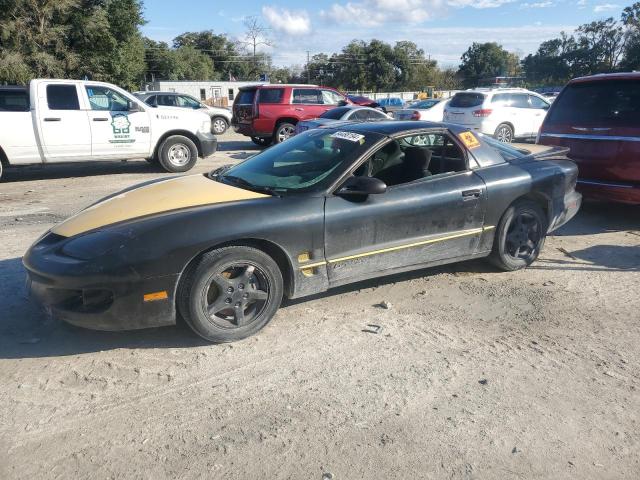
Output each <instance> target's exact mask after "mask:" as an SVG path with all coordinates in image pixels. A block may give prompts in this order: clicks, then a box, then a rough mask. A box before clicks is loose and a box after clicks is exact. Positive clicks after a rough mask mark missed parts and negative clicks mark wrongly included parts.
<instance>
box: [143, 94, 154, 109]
mask: <svg viewBox="0 0 640 480" xmlns="http://www.w3.org/2000/svg"><path fill="white" fill-rule="evenodd" d="M144 103H146V104H147V105H151V106H152V107H155V106H156V96H155V95H151V96H150V97H149V98H147V100H146V101H145V102H144Z"/></svg>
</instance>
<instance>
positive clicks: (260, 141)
mask: <svg viewBox="0 0 640 480" xmlns="http://www.w3.org/2000/svg"><path fill="white" fill-rule="evenodd" d="M251 141H252V142H253V143H255V144H256V145H258V146H260V147H268V146H269V145H271V143H272V142H273V138H271V137H266V138H265V137H251Z"/></svg>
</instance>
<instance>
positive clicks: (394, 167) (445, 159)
mask: <svg viewBox="0 0 640 480" xmlns="http://www.w3.org/2000/svg"><path fill="white" fill-rule="evenodd" d="M465 170H467V161H466V158H465V156H464V153H463V152H462V150H461V148H460V147H459V146H458V145H457V144H456V142H454V141H453V139H452V138H451V137H450V136H449V135H447V134H446V133H440V132H437V133H426V134H419V135H409V136H406V137H402V138H401V139H399V140H392V141H390V142H389V143H387V144H386V145H385V146H383V147H382V148H381V149H379V150H378V151H376V152H375V153H374V154H373V155H372V157H371V158H370V159H369V160H367V161H366V162H365V163H364V164H362V165H361V166H360V167H358V169H356V171H355V172H354V175H356V176H357V175H368V176H371V177H375V178H378V179H380V180H382V181H383V182H384V183H386V184H387V186H389V187H391V186H394V185H402V184H405V183H410V182H414V181H416V180H420V179H423V178H427V177H435V176H439V175H445V174H450V173H454V172H462V171H465Z"/></svg>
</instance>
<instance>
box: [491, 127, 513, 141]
mask: <svg viewBox="0 0 640 480" xmlns="http://www.w3.org/2000/svg"><path fill="white" fill-rule="evenodd" d="M493 137H494V138H495V139H496V140H498V141H499V142H502V143H511V142H513V128H512V127H511V125H509V124H508V123H501V124H500V125H498V127H497V128H496V131H495V133H494V134H493Z"/></svg>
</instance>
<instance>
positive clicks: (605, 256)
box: [529, 237, 640, 272]
mask: <svg viewBox="0 0 640 480" xmlns="http://www.w3.org/2000/svg"><path fill="white" fill-rule="evenodd" d="M638 240H639V244H638V245H592V246H590V247H587V248H584V249H582V250H571V251H569V250H566V249H560V248H559V249H558V250H559V251H560V252H561V253H563V254H564V256H565V258H564V259H562V260H559V259H553V260H551V259H545V258H541V259H538V260H537V261H536V262H535V263H534V264H533V265H532V266H531V267H529V268H531V269H535V270H581V271H621V272H640V237H639V239H638Z"/></svg>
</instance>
